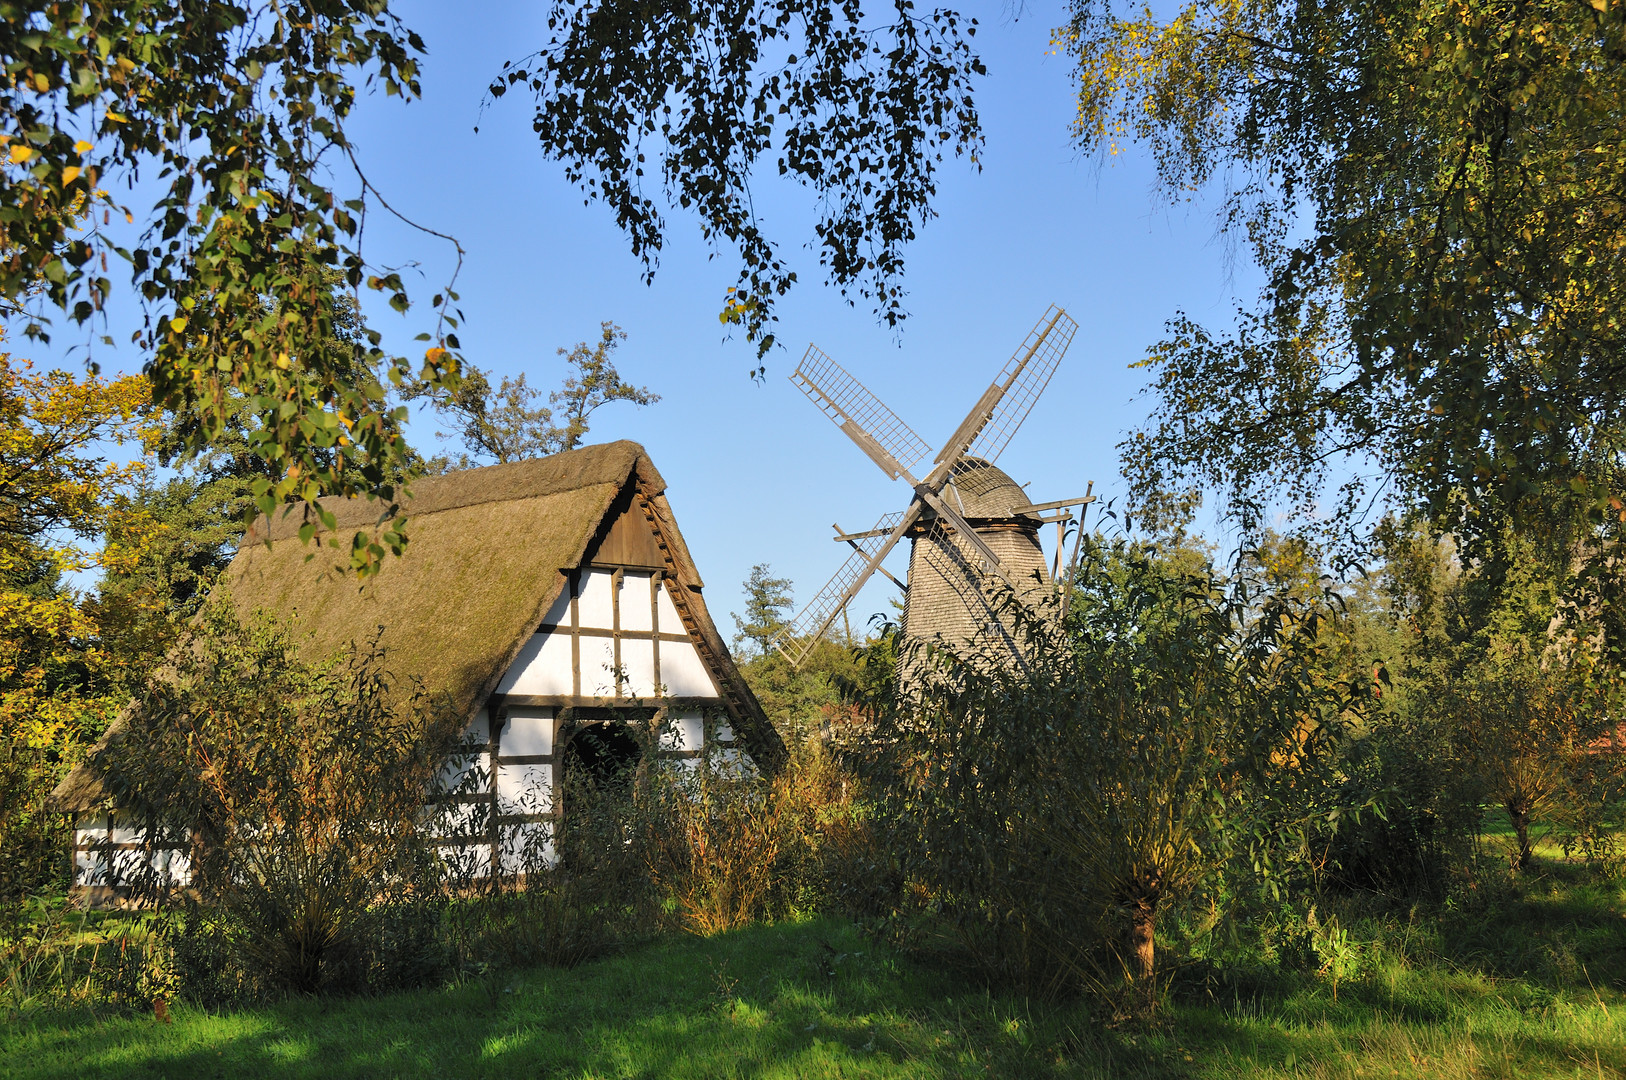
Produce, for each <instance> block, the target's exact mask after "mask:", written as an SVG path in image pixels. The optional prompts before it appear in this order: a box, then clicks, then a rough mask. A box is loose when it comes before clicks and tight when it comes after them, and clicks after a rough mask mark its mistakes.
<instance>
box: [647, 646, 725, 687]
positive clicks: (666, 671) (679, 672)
mask: <svg viewBox="0 0 1626 1080" xmlns="http://www.w3.org/2000/svg"><path fill="white" fill-rule="evenodd" d="M661 681H662V682H664V683H665V684H666V693H667V696H668V697H699V698H705V697H710V698H714V697H717V696H719V695H718V693H717V686H716V684H715V683H713V682H712V681H711V675H710V674H709V673H707V671H706V665H705V664H703V663H701V661H700V654H699V653H697V652H695V649H694V646H693V645H691V644H690V643H688V642H686V641H685V642H676V641H663V642H661Z"/></svg>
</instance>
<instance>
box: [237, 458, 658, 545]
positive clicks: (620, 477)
mask: <svg viewBox="0 0 1626 1080" xmlns="http://www.w3.org/2000/svg"><path fill="white" fill-rule="evenodd" d="M634 469H637V471H638V472H639V473H640V474H643V475H647V477H648V478H649V480H650V481H651V482H652V483H653V485H654V489H655V490H656V491H663V490H665V488H666V482H665V481H664V480H663V479H661V476H660V473H658V472H657V471H656V470H655V466H654V464H653V463H652V462H651V461H650V460H649V454H648V452H647V451H645V450H644V448H643V446H642V445H641V444H639V443H636V442H633V441H632V440H631V439H617V440H616V441H614V442H607V443H595V444H594V445H592V446H583V447H579V448H577V449H575V450H565V451H563V452H561V453H558V454H550V455H549V456H547V457H542V458H528V459H526V460H524V461H511V462H507V463H504V464H498V465H484V466H481V467H479V468H475V469H457V470H455V471H452V472H446V473H441V474H440V475H438V476H422V477H419V478H418V479H416V480H413V481H412V482H411V483H410V484H409V485H407V486H406V490H407V491H408V492H410V496H409V497H407V498H403V499H402V509H403V511H404V512H405V514H406V516H407V517H408V518H409V519H411V518H420V517H424V516H426V515H428V514H437V513H440V512H441V511H444V510H455V509H458V508H460V507H465V506H478V505H480V504H482V503H492V502H512V501H516V500H519V499H534V498H541V497H544V496H547V495H557V494H560V493H561V492H565V491H576V490H580V489H581V488H585V487H592V486H594V485H596V484H605V483H615V484H620V483H624V482H625V481H626V479H627V477H628V476H630V475H631V474H632V472H633V470H634ZM319 505H320V506H321V507H322V509H324V510H328V511H330V512H332V514H333V516H334V519H335V523H334V527H335V528H336V529H346V528H355V527H365V526H369V525H373V524H375V523H377V522H378V521H379V514H380V511H381V510H382V508H383V504H381V503H380V502H379V501H378V500H375V499H370V498H359V497H357V498H345V497H342V496H334V495H330V496H327V497H326V498H324V499H322V500H321V502H320V504H319ZM305 521H306V516H305V513H304V512H303V504H298V503H290V504H289V505H288V506H287V507H286V508H284V509H283V510H282V511H281V512H280V513H278V512H273V516H271V517H269V518H267V517H266V516H265V515H261V516H259V517H256V518H255V520H254V524H253V525H252V526H251V527H250V529H249V531H248V534H247V535H246V536H245V537H244V538H243V543H244V544H250V543H260V542H263V541H264V539H265V536H266V530H267V528H269V530H270V536H271V539H272V540H282V539H286V538H288V537H291V536H294V535H295V534H297V533H298V532H299V529H300V526H302V525H303V524H305Z"/></svg>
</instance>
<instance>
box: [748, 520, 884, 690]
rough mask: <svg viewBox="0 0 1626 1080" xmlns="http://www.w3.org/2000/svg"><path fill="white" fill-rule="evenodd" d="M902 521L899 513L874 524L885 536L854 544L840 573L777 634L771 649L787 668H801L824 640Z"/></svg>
mask: <svg viewBox="0 0 1626 1080" xmlns="http://www.w3.org/2000/svg"><path fill="white" fill-rule="evenodd" d="M903 517H904V512H903V511H898V512H896V513H891V514H887V515H886V516H885V517H883V518H881V520H879V521H877V522H876V523H875V529H874V531H877V532H879V531H880V530H883V529H884V530H886V531H885V532H881V533H880V535H879V536H871V537H866V538H864V539H862V540H856V541H854V543H855V544H856V545H857V546H856V547H855V549H854V550H853V553H852V554H851V555H849V556H847V561H846V562H844V563H842V564H841V569H839V570H837V571H836V573H835V576H834V577H832V578H831V579H830V580H829V581H828V582H827V583H826V584H825V586H824V588H822V589H820V590H819V594H818V595H817V596H815V597H814V598H813V599H812V600H809V601H808V602H807V604H806V605H805V606H804V607H803V608H802V610H801V611H799V612H797V613H796V617H795V618H794V619H792V620H791V621H790V622H789V623H788V624H787V625H786V626H785V628H784V629H783V630H781V631H779V635H778V636H777V637H776V638H774V642H773V644H774V648H776V649H778V650H779V651H780V652H782V653H784V654H785V657H786V659H788V660H789V661H790V662H791V666H793V667H800V666H801V664H802V661H803V660H805V659H806V658H807V654H808V653H809V652H811V651H812V650H813V646H814V645H816V644H818V641H819V638H821V637H823V636H824V632H825V630H826V629H828V628H829V626H830V624H831V623H832V622H834V621H835V619H836V616H837V615H840V614H841V609H842V608H844V607H846V606H847V602H848V601H850V600H851V599H852V598H853V596H854V595H856V593H857V592H858V588H859V587H860V586H861V585H862V583H863V581H865V580H867V579H868V578H869V575H870V572H871V569H872V564H873V562H874V560H875V557H876V556H877V555H878V554H880V553H881V552H882V549H883V548H886V547H888V545H887V537H888V536H890V535H891V533H892V532H893V531H894V530H895V529H897V527H898V525H899V524H900V523H901V522H902V521H903Z"/></svg>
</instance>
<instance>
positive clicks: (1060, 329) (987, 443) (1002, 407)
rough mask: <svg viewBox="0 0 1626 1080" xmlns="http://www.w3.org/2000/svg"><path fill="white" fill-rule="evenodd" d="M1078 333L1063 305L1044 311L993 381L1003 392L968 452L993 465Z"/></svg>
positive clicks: (1048, 383)
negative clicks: (1042, 315)
mask: <svg viewBox="0 0 1626 1080" xmlns="http://www.w3.org/2000/svg"><path fill="white" fill-rule="evenodd" d="M1077 332H1078V323H1076V322H1074V321H1073V317H1072V316H1071V315H1069V314H1067V312H1065V311H1063V310H1062V309H1061V308H1059V307H1056V306H1054V305H1052V306H1051V308H1050V310H1049V311H1047V312H1045V314H1044V318H1042V319H1040V320H1039V322H1038V324H1037V325H1035V326H1034V328H1033V330H1032V331H1031V332H1030V333H1029V334H1028V337H1027V340H1026V341H1024V342H1022V345H1021V347H1020V348H1018V349H1017V350H1016V352H1015V353H1014V354H1013V355H1012V356H1011V358H1010V360H1009V362H1007V363H1006V365H1005V369H1004V370H1003V371H1001V372H1000V373H999V378H997V379H995V380H994V386H996V387H1003V388H1004V392H1003V393H1002V394H1001V396H1000V398H999V404H998V405H997V406H995V408H994V411H993V414H992V415H991V416H989V417H988V421H987V423H985V424H983V426H982V430H981V431H980V432H979V433H978V434H977V436H976V438H975V439H973V440H972V441H971V445H970V447H969V448H968V449H967V450H966V453H968V454H969V455H970V456H972V457H979V458H982V459H983V460H984V461H986V462H989V463H990V464H992V463H993V462H995V461H997V460H998V459H999V455H1000V454H1001V453H1003V452H1004V450H1005V446H1006V444H1008V443H1009V442H1010V441H1011V436H1013V435H1015V434H1016V429H1017V428H1019V427H1021V426H1022V421H1024V420H1026V419H1027V418H1028V413H1030V412H1032V411H1033V405H1034V403H1035V402H1037V401H1038V400H1039V395H1040V394H1042V393H1044V388H1045V387H1046V386H1049V385H1050V378H1051V376H1053V375H1054V374H1055V373H1056V368H1057V367H1058V366H1059V365H1060V364H1061V358H1062V356H1063V355H1064V354H1065V353H1066V352H1067V346H1069V345H1071V344H1072V342H1073V335H1074V334H1075V333H1077Z"/></svg>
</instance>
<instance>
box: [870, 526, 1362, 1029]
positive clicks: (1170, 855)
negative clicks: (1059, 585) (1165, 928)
mask: <svg viewBox="0 0 1626 1080" xmlns="http://www.w3.org/2000/svg"><path fill="white" fill-rule="evenodd" d="M1259 585H1260V582H1259V581H1258V579H1257V577H1256V576H1255V575H1252V574H1247V573H1239V574H1238V575H1236V576H1235V577H1233V578H1232V579H1231V580H1229V581H1222V580H1220V579H1219V578H1217V577H1215V576H1214V574H1213V573H1212V571H1211V570H1208V569H1200V570H1196V571H1187V570H1182V569H1178V568H1176V567H1175V566H1172V565H1171V564H1170V563H1169V562H1168V561H1167V560H1165V559H1164V558H1162V557H1161V556H1160V555H1159V554H1158V552H1157V551H1156V550H1155V549H1148V548H1143V547H1138V546H1136V545H1132V544H1129V543H1127V542H1122V541H1120V542H1115V543H1111V544H1103V545H1095V544H1092V545H1090V546H1089V548H1088V549H1087V552H1086V558H1085V559H1084V561H1083V562H1082V564H1081V565H1080V567H1079V568H1078V570H1077V572H1076V576H1075V578H1074V583H1073V589H1074V591H1073V596H1072V607H1071V610H1070V611H1069V612H1068V614H1067V616H1066V622H1065V624H1058V621H1057V620H1056V618H1055V613H1054V612H1053V611H1051V612H1046V613H1041V614H1032V613H1028V612H1026V611H1024V610H1022V609H1016V610H1014V611H1012V613H1011V614H1010V616H1009V617H1010V618H1011V619H1012V620H1013V622H1014V625H1015V626H1016V627H1017V628H1018V633H1019V635H1020V636H1021V640H1022V647H1021V655H1022V657H1023V659H1022V661H1021V662H1020V663H1012V662H1011V661H1010V660H1009V659H1008V657H1009V655H1010V653H1009V652H1008V651H1007V650H1005V649H1003V648H1000V647H997V646H996V647H995V648H992V649H989V650H987V651H981V650H978V649H976V648H975V647H972V646H962V647H959V648H956V647H954V646H951V645H948V644H933V643H928V642H913V643H911V644H910V645H909V646H908V650H907V652H906V657H905V663H904V666H903V667H902V668H901V669H900V670H901V671H902V676H901V685H900V689H899V691H898V693H897V696H896V698H895V699H894V700H892V701H891V702H888V703H886V707H885V708H884V709H883V710H882V711H881V712H880V713H879V714H878V715H877V719H876V730H875V732H874V736H873V739H872V743H871V745H872V747H873V750H874V755H873V757H872V758H871V760H870V761H869V762H868V772H869V774H870V775H871V776H872V777H873V778H874V779H875V782H876V783H877V785H878V786H879V787H880V789H881V790H882V791H883V792H884V795H883V802H882V806H883V817H884V819H885V820H887V821H888V822H889V823H891V824H892V825H893V828H892V829H891V830H890V831H889V833H888V835H887V837H886V840H885V842H886V843H887V844H889V845H890V846H891V848H892V850H893V852H894V855H895V857H896V858H898V859H899V860H900V861H902V863H903V864H904V866H905V867H906V872H907V873H908V874H909V875H910V876H911V878H912V880H913V882H914V884H915V887H916V888H918V889H919V890H920V891H921V893H922V895H923V897H924V898H926V899H927V900H928V902H929V909H930V910H931V911H932V912H933V913H934V916H935V918H936V919H937V920H938V921H940V922H941V923H942V924H943V925H944V926H945V927H946V928H950V929H952V932H953V933H954V934H955V935H956V936H957V937H958V938H959V939H960V940H961V941H962V942H963V943H964V944H965V946H966V947H967V948H968V950H969V951H970V952H971V954H972V955H973V956H974V957H976V959H977V962H978V963H979V965H980V966H981V967H982V968H983V970H984V971H985V972H986V973H987V974H988V975H989V976H991V977H993V978H994V979H996V980H997V981H1000V982H1003V983H1007V984H1010V985H1015V986H1019V987H1021V988H1022V989H1024V990H1025V991H1027V992H1029V993H1034V994H1040V995H1047V994H1054V993H1058V992H1060V993H1070V992H1076V991H1077V990H1080V989H1084V988H1091V987H1093V988H1097V989H1105V988H1109V987H1111V986H1112V985H1114V984H1116V983H1118V982H1119V981H1120V973H1121V974H1123V975H1127V976H1128V981H1129V982H1130V983H1131V984H1133V986H1134V989H1135V995H1136V998H1137V1008H1139V1009H1148V1008H1150V1007H1152V1005H1153V1003H1154V1001H1155V997H1156V990H1155V988H1156V985H1157V984H1156V978H1155V974H1156V971H1155V960H1154V956H1155V945H1154V941H1155V936H1156V928H1157V926H1158V924H1159V920H1160V919H1162V918H1164V917H1165V916H1166V915H1168V914H1169V913H1172V912H1177V911H1179V910H1181V907H1182V905H1188V904H1190V903H1191V902H1193V901H1194V900H1196V899H1198V898H1199V897H1206V898H1207V899H1208V901H1209V903H1210V904H1211V905H1217V904H1221V903H1224V902H1232V901H1234V899H1235V897H1236V895H1237V894H1238V893H1239V892H1241V893H1247V892H1249V891H1250V890H1251V889H1253V888H1254V887H1255V886H1256V885H1257V884H1258V883H1259V882H1260V881H1261V880H1263V881H1266V882H1268V883H1270V884H1271V885H1273V886H1274V887H1278V888H1279V887H1281V886H1282V885H1283V884H1284V879H1286V878H1289V877H1291V876H1292V871H1291V870H1289V869H1288V866H1289V865H1290V864H1292V863H1302V861H1303V856H1304V854H1305V851H1306V849H1307V846H1308V837H1309V834H1310V822H1311V820H1312V819H1318V818H1325V817H1326V816H1327V815H1328V814H1330V813H1336V812H1337V811H1338V810H1340V809H1342V807H1340V806H1339V804H1338V802H1337V801H1336V796H1337V792H1336V789H1335V787H1334V785H1333V784H1332V783H1331V781H1330V773H1329V768H1328V765H1329V758H1330V754H1331V751H1332V749H1333V748H1335V747H1336V746H1337V745H1338V743H1339V742H1340V740H1341V738H1342V736H1343V734H1344V725H1345V723H1346V716H1345V714H1346V712H1347V710H1348V709H1349V708H1350V706H1351V704H1352V701H1351V697H1350V692H1349V688H1348V687H1346V686H1344V685H1342V684H1341V682H1340V681H1339V680H1338V678H1337V677H1336V676H1337V671H1336V669H1335V668H1334V667H1333V666H1332V665H1331V663H1330V662H1329V659H1328V654H1329V652H1331V651H1332V648H1331V647H1330V646H1329V644H1328V638H1329V637H1330V635H1327V634H1323V632H1322V630H1323V627H1324V625H1325V624H1326V623H1328V622H1329V621H1330V620H1331V618H1332V616H1333V612H1332V611H1331V610H1330V609H1329V607H1328V605H1327V602H1326V599H1325V598H1324V597H1321V596H1318V595H1314V594H1312V595H1311V596H1309V597H1307V598H1306V597H1297V596H1294V595H1292V594H1291V593H1281V592H1275V593H1272V592H1264V591H1260V590H1259Z"/></svg>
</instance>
